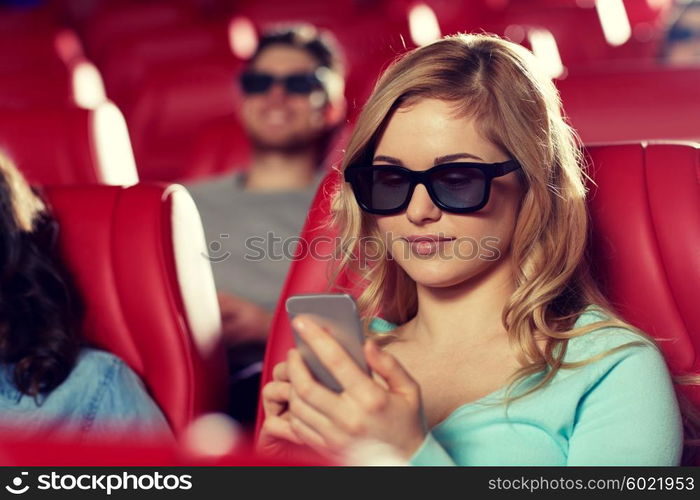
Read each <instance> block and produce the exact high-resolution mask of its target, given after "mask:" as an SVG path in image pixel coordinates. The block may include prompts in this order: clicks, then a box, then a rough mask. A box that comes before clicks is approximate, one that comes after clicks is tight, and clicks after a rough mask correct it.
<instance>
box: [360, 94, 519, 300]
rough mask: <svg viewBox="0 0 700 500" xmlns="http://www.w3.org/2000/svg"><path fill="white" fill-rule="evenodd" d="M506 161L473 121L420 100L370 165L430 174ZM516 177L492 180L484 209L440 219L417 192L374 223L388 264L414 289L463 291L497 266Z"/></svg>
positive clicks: (511, 219)
mask: <svg viewBox="0 0 700 500" xmlns="http://www.w3.org/2000/svg"><path fill="white" fill-rule="evenodd" d="M508 159H509V157H508V155H507V154H506V153H505V152H504V151H502V150H501V149H499V148H498V147H497V146H496V145H494V144H493V143H492V142H490V141H488V140H486V139H485V138H484V137H482V136H481V134H480V133H479V132H478V131H477V127H476V122H475V120H474V119H473V118H472V117H470V116H461V117H458V116H457V115H456V114H455V110H454V107H453V105H452V104H450V103H448V102H445V101H441V100H437V99H421V100H418V101H416V102H415V103H413V104H411V105H409V106H406V107H402V108H399V109H397V110H396V112H395V113H394V115H393V116H392V117H391V119H390V121H389V123H388V125H387V127H386V129H385V131H384V133H383V135H382V136H381V138H380V140H379V143H378V145H377V148H376V151H375V156H374V164H375V165H380V164H399V165H401V166H404V167H406V168H408V169H410V170H427V169H429V168H431V167H433V166H434V165H436V164H439V163H449V162H460V161H468V162H479V163H496V162H502V161H506V160H508ZM516 175H517V174H516V172H511V173H509V174H507V175H505V176H503V177H497V178H495V179H493V181H492V183H491V194H490V197H489V202H488V204H487V205H486V206H485V207H484V208H483V209H481V210H479V211H478V212H473V213H468V214H455V213H449V212H445V211H442V210H441V209H440V208H438V207H437V206H436V205H435V204H434V203H433V201H432V200H431V199H430V196H429V195H428V192H427V191H426V188H425V186H424V185H422V184H419V185H417V186H416V188H415V191H414V192H413V195H412V198H411V201H410V203H409V205H408V207H407V209H406V210H405V211H404V212H402V213H399V214H396V215H386V216H376V223H377V225H378V228H379V230H380V232H381V233H382V235H383V236H384V238H385V241H387V244H388V248H389V251H390V254H391V257H392V258H393V259H395V260H396V261H397V263H398V265H400V266H401V267H402V268H403V269H404V270H405V271H406V273H407V274H408V275H409V276H410V277H411V278H412V279H413V280H414V281H416V283H418V284H419V285H424V286H428V287H450V286H454V285H458V284H462V283H464V282H466V281H468V280H474V279H477V278H478V277H483V276H484V275H485V274H486V273H488V272H489V271H490V270H493V269H495V267H496V266H498V265H499V264H500V265H502V264H503V263H505V262H506V261H505V260H504V259H505V257H506V256H507V254H508V249H509V246H510V241H511V239H512V236H513V231H514V228H515V221H516V216H517V210H518V206H519V200H520V196H521V187H520V183H519V181H518V179H517V177H516ZM421 237H422V238H423V239H422V240H421V239H420V238H421ZM417 238H418V239H417Z"/></svg>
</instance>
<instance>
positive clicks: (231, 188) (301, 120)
mask: <svg viewBox="0 0 700 500" xmlns="http://www.w3.org/2000/svg"><path fill="white" fill-rule="evenodd" d="M342 74H343V73H342V64H341V62H340V58H339V54H338V52H337V49H336V48H335V47H334V45H333V42H332V40H331V39H329V35H328V34H325V33H320V32H319V31H318V30H316V29H315V28H314V27H312V26H310V25H299V26H295V27H291V28H288V29H285V30H281V31H276V32H271V33H267V34H265V35H263V36H262V37H261V39H260V40H259V44H258V48H257V51H256V52H255V54H254V55H253V57H252V58H251V59H250V61H249V62H248V65H247V67H246V69H245V71H244V72H243V74H242V75H241V77H240V88H241V92H242V107H241V113H240V118H241V122H242V124H243V127H244V128H245V130H246V132H247V134H248V137H249V140H250V143H251V149H252V156H251V163H250V165H249V166H248V168H247V169H245V171H244V173H239V174H234V175H229V176H226V177H223V178H218V179H215V180H213V181H208V182H205V183H201V184H198V185H193V186H190V187H189V188H190V192H191V194H192V196H193V198H194V200H195V202H196V203H197V206H198V208H199V211H200V214H201V217H202V222H203V225H204V230H205V233H206V237H207V240H208V243H209V251H210V252H209V258H210V260H211V263H212V269H213V271H214V278H215V281H216V286H217V289H218V292H219V304H220V306H221V313H222V323H223V330H224V336H225V338H226V339H227V341H228V343H229V345H230V346H231V353H232V356H230V357H231V358H232V374H233V376H234V378H235V377H239V378H243V379H245V378H247V375H249V374H250V373H256V372H257V370H256V368H255V367H253V369H252V370H246V371H244V372H241V370H240V368H241V367H242V366H244V365H250V363H251V362H252V361H258V362H259V361H261V360H262V353H263V352H264V351H263V349H264V343H265V341H266V338H267V332H268V330H269V327H270V322H271V319H272V312H273V310H274V307H275V305H276V303H277V299H278V296H279V292H280V289H281V287H282V284H283V283H284V279H285V277H286V274H287V270H288V267H289V262H290V257H291V255H290V254H291V253H292V252H293V250H294V238H296V237H297V235H298V234H299V232H300V230H301V227H302V225H303V223H304V220H305V218H306V214H307V211H308V207H309V205H310V203H311V200H312V198H313V195H314V194H315V191H316V187H317V185H318V181H319V180H320V178H321V177H322V175H323V173H324V172H323V171H322V169H321V168H320V166H321V164H322V162H323V159H324V156H325V154H326V153H327V149H328V144H329V142H330V140H331V138H332V134H333V132H334V130H335V129H336V128H337V127H338V125H339V124H340V123H341V120H342V118H343V117H344V113H345V100H344V96H343V91H344V82H343V77H342ZM252 390H254V392H255V393H256V395H257V385H255V386H254V388H252V389H251V391H252ZM234 392H235V390H234ZM249 392H250V391H249ZM232 399H238V400H239V401H240V399H241V397H240V395H237V394H232ZM243 399H245V397H244V398H243ZM234 403H236V401H234ZM244 406H245V405H244ZM242 410H243V412H244V413H245V415H242V414H240V412H239V411H237V410H234V411H233V414H234V416H235V417H237V418H238V419H239V420H242V421H243V422H244V423H245V421H246V420H248V418H250V417H252V416H254V407H253V408H250V404H248V405H247V407H246V408H243V409H242Z"/></svg>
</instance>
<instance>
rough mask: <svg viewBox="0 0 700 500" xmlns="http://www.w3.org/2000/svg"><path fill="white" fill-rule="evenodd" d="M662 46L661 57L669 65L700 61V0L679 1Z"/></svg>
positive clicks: (672, 14) (671, 16) (672, 13)
mask: <svg viewBox="0 0 700 500" xmlns="http://www.w3.org/2000/svg"><path fill="white" fill-rule="evenodd" d="M670 20H671V22H670V26H669V28H668V30H667V32H666V37H665V40H664V43H663V45H662V47H661V59H662V61H664V62H665V63H666V64H669V65H679V66H683V65H688V64H697V63H698V62H699V61H700V0H689V1H682V2H677V6H676V9H675V10H674V11H672V12H671V15H670Z"/></svg>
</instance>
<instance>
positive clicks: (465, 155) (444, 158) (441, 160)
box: [434, 153, 484, 165]
mask: <svg viewBox="0 0 700 500" xmlns="http://www.w3.org/2000/svg"><path fill="white" fill-rule="evenodd" d="M464 158H472V159H474V160H480V161H484V159H483V158H479V157H478V156H476V155H473V154H471V153H455V154H453V155H446V156H438V157H437V158H435V163H434V164H435V165H439V164H441V163H450V162H451V161H455V160H461V159H464Z"/></svg>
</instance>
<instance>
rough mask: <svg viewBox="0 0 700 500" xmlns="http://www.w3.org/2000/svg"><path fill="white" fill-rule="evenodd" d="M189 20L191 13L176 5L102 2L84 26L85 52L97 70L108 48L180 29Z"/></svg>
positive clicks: (176, 3)
mask: <svg viewBox="0 0 700 500" xmlns="http://www.w3.org/2000/svg"><path fill="white" fill-rule="evenodd" d="M193 19H194V13H193V12H192V11H191V10H190V9H189V8H187V7H185V6H184V4H183V3H179V2H172V1H170V2H164V1H160V2H115V3H112V4H110V3H108V2H104V3H103V4H102V6H101V7H100V8H99V9H98V12H97V13H95V15H94V16H93V17H92V18H91V19H89V20H88V21H87V23H86V28H85V32H84V34H83V35H84V36H83V40H84V41H85V49H86V51H87V52H88V54H89V56H90V57H91V58H92V59H93V60H94V61H95V62H96V63H97V65H98V66H101V65H102V62H103V58H104V56H105V55H106V52H107V50H108V48H109V47H110V46H113V45H116V44H119V43H121V41H122V40H123V39H124V38H125V37H128V36H130V35H134V34H136V33H147V32H149V31H151V30H155V29H159V28H164V27H166V26H183V25H186V24H188V23H190V22H191V21H192V20H193Z"/></svg>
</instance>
